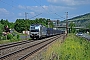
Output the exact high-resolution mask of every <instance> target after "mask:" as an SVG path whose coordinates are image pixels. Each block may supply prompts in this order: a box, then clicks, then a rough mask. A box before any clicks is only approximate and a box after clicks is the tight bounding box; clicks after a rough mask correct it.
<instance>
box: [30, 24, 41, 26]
mask: <svg viewBox="0 0 90 60" xmlns="http://www.w3.org/2000/svg"><path fill="white" fill-rule="evenodd" d="M40 25H41V24H31V26H40Z"/></svg>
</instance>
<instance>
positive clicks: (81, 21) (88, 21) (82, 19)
mask: <svg viewBox="0 0 90 60" xmlns="http://www.w3.org/2000/svg"><path fill="white" fill-rule="evenodd" d="M65 21H66V20H64V21H63V22H65ZM68 22H69V23H70V22H74V23H75V26H76V27H87V28H90V13H87V14H83V15H79V16H76V17H73V18H71V19H68Z"/></svg>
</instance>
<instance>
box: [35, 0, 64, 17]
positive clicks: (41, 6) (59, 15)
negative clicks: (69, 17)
mask: <svg viewBox="0 0 90 60" xmlns="http://www.w3.org/2000/svg"><path fill="white" fill-rule="evenodd" d="M34 1H35V2H36V3H38V4H39V5H40V6H41V7H42V5H41V4H40V3H39V2H37V1H36V0H34ZM42 8H43V9H44V10H46V9H45V8H44V7H42ZM46 11H47V10H46ZM47 12H48V13H50V12H52V11H51V10H50V12H49V11H47ZM52 13H53V12H52ZM54 14H55V15H57V16H59V17H61V16H60V15H59V14H57V13H54ZM61 18H63V19H65V18H64V17H61Z"/></svg>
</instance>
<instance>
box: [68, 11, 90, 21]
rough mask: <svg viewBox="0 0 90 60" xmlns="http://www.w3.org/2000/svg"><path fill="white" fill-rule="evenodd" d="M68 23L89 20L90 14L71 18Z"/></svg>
mask: <svg viewBox="0 0 90 60" xmlns="http://www.w3.org/2000/svg"><path fill="white" fill-rule="evenodd" d="M68 20H69V21H76V20H90V13H87V14H84V15H80V16H76V17H73V18H71V19H68Z"/></svg>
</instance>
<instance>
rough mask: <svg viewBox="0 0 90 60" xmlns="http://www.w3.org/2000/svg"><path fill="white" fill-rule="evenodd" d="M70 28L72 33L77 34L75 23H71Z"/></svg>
mask: <svg viewBox="0 0 90 60" xmlns="http://www.w3.org/2000/svg"><path fill="white" fill-rule="evenodd" d="M69 27H70V33H75V31H76V30H75V28H74V27H75V23H73V22H71V23H70V24H69Z"/></svg>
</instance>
